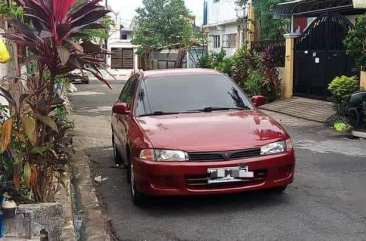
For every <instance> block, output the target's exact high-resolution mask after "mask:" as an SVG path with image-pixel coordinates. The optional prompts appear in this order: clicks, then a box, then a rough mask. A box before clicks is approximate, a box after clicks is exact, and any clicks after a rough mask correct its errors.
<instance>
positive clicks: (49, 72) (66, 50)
mask: <svg viewBox="0 0 366 241" xmlns="http://www.w3.org/2000/svg"><path fill="white" fill-rule="evenodd" d="M99 2H100V0H92V1H87V2H84V3H81V4H75V0H19V1H18V3H19V5H20V6H21V7H22V8H23V9H24V17H25V21H26V23H23V22H22V21H21V20H19V19H16V18H11V19H10V20H9V21H10V23H11V25H12V27H13V28H14V31H13V32H11V33H7V34H4V37H6V38H8V39H9V40H12V41H14V42H15V43H17V44H18V45H20V46H22V47H26V48H27V49H28V50H29V52H30V53H31V54H30V55H27V56H22V57H23V58H24V59H27V61H26V63H29V62H32V63H33V64H34V65H35V66H36V68H34V70H33V71H34V72H33V73H32V72H31V73H28V75H27V76H26V78H25V79H22V78H20V77H18V78H15V79H7V80H8V81H9V82H10V83H11V84H14V85H15V84H18V85H21V87H18V88H13V89H12V90H14V89H17V90H19V89H25V90H26V91H25V93H19V92H12V91H9V90H7V89H6V88H4V87H0V95H2V96H3V97H4V98H6V99H7V101H8V102H9V106H10V109H11V113H12V115H11V117H10V118H8V119H7V120H5V121H4V122H3V123H2V125H1V144H0V151H1V152H9V153H11V156H12V159H13V160H14V161H15V164H14V165H15V167H14V173H13V183H14V186H15V188H16V189H17V190H19V189H20V188H21V186H25V187H26V188H27V190H28V192H29V194H30V196H31V197H32V199H33V200H35V201H36V202H46V201H52V199H53V197H54V194H55V192H56V190H57V187H58V184H59V183H60V182H61V181H62V179H63V175H64V172H65V168H64V167H65V165H66V164H67V162H66V160H65V159H64V158H63V155H62V154H63V153H64V152H65V151H66V152H68V148H67V147H66V146H65V145H64V143H63V142H64V135H65V132H66V130H67V129H68V127H67V126H65V125H64V123H63V122H62V121H60V119H59V118H57V116H56V115H55V114H54V112H52V110H53V109H54V107H55V104H57V103H55V99H54V86H55V83H56V80H57V79H58V78H65V77H69V78H73V77H78V78H82V76H75V75H73V74H71V73H70V72H71V71H72V70H74V69H81V70H83V71H86V72H90V73H92V74H93V75H94V76H95V77H96V78H97V79H99V80H101V81H102V82H104V83H106V84H107V85H108V86H109V84H108V82H107V81H106V80H105V79H104V78H103V75H102V74H101V72H100V69H101V68H104V66H105V65H104V64H103V63H102V61H101V60H98V59H96V58H94V57H93V56H94V55H96V54H100V53H104V52H103V50H102V49H101V48H100V47H99V46H98V45H94V44H92V43H91V42H88V41H85V40H83V41H82V42H80V39H82V37H83V36H84V35H83V34H82V33H81V31H83V30H87V29H101V28H103V25H101V24H100V23H99V21H100V19H101V18H102V17H104V16H105V15H106V14H107V13H108V12H109V11H108V10H106V9H104V8H103V7H102V6H100V5H99V4H98V3H99ZM86 65H88V68H86ZM32 69H33V68H32Z"/></svg>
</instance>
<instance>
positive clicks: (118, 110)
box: [112, 102, 130, 115]
mask: <svg viewBox="0 0 366 241" xmlns="http://www.w3.org/2000/svg"><path fill="white" fill-rule="evenodd" d="M112 112H113V113H115V114H120V115H127V114H129V113H130V108H129V107H128V105H127V103H123V102H117V103H116V104H114V105H113V108H112Z"/></svg>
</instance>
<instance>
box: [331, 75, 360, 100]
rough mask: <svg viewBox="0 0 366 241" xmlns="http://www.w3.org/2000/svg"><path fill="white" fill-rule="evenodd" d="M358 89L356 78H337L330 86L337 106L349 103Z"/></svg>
mask: <svg viewBox="0 0 366 241" xmlns="http://www.w3.org/2000/svg"><path fill="white" fill-rule="evenodd" d="M357 88H358V81H357V80H356V77H347V76H344V75H342V76H340V77H336V78H335V79H334V80H333V81H332V82H331V83H330V84H329V86H328V90H329V92H330V93H331V95H332V98H333V101H334V102H335V103H336V104H342V103H348V101H349V99H350V97H351V95H352V93H354V92H355V91H356V90H357Z"/></svg>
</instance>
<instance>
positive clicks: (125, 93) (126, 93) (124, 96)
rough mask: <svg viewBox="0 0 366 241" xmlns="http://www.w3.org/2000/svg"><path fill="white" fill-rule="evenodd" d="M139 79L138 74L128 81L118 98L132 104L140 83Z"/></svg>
mask: <svg viewBox="0 0 366 241" xmlns="http://www.w3.org/2000/svg"><path fill="white" fill-rule="evenodd" d="M137 80H138V79H137V78H136V76H133V77H131V78H130V79H129V80H128V81H127V83H126V85H125V87H124V88H123V89H122V92H121V94H120V96H119V98H118V100H119V101H121V102H124V103H127V104H128V105H132V102H133V97H134V94H135V90H136V87H137V83H138V81H137Z"/></svg>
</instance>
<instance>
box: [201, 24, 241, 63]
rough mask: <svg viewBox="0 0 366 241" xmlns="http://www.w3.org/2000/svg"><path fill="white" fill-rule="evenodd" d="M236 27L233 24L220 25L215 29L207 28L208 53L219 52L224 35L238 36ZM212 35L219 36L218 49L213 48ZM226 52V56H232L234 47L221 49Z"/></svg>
mask: <svg viewBox="0 0 366 241" xmlns="http://www.w3.org/2000/svg"><path fill="white" fill-rule="evenodd" d="M237 31H238V26H237V25H236V24H235V23H229V24H224V25H220V26H217V27H210V28H208V51H214V52H220V51H221V48H222V47H223V40H224V35H225V34H238V32H237ZM212 35H220V42H221V43H220V48H214V43H213V37H212ZM223 49H224V50H225V51H226V56H232V55H233V54H234V53H235V51H236V47H234V48H223Z"/></svg>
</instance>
